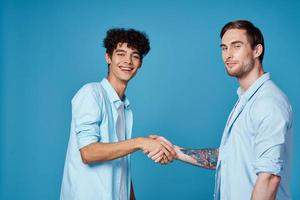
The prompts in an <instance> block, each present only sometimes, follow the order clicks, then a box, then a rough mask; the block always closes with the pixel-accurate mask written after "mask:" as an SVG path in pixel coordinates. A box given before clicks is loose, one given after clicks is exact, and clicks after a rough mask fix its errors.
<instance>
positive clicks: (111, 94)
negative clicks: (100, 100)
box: [100, 78, 130, 108]
mask: <svg viewBox="0 0 300 200" xmlns="http://www.w3.org/2000/svg"><path fill="white" fill-rule="evenodd" d="M100 84H101V85H102V86H103V88H104V89H105V91H106V92H107V95H108V98H109V101H110V102H111V103H114V104H115V106H116V107H117V108H119V106H121V105H122V104H124V106H125V108H127V107H128V106H129V105H130V102H129V100H128V98H127V97H126V95H125V94H124V98H123V101H121V99H120V97H119V96H118V94H117V92H116V91H115V89H114V88H113V86H112V85H111V84H110V82H109V81H108V80H107V79H106V78H104V79H102V81H101V83H100Z"/></svg>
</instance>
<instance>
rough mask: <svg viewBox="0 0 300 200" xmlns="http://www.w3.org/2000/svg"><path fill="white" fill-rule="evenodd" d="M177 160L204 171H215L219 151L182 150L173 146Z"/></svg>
mask: <svg viewBox="0 0 300 200" xmlns="http://www.w3.org/2000/svg"><path fill="white" fill-rule="evenodd" d="M174 149H175V151H176V153H177V159H178V160H181V161H184V162H187V163H190V164H192V165H196V166H199V167H202V168H206V169H212V170H214V169H216V166H217V161H218V155H219V149H184V148H181V147H178V146H174Z"/></svg>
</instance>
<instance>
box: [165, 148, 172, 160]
mask: <svg viewBox="0 0 300 200" xmlns="http://www.w3.org/2000/svg"><path fill="white" fill-rule="evenodd" d="M162 151H163V152H164V156H165V157H166V159H167V160H168V161H170V160H173V157H172V155H171V153H170V152H169V151H168V150H167V149H166V148H162Z"/></svg>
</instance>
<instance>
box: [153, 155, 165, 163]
mask: <svg viewBox="0 0 300 200" xmlns="http://www.w3.org/2000/svg"><path fill="white" fill-rule="evenodd" d="M162 158H163V157H162V156H160V157H158V158H157V159H156V160H155V161H154V162H156V163H158V162H159V161H160V160H161V159H162Z"/></svg>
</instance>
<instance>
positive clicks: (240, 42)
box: [220, 40, 244, 47]
mask: <svg viewBox="0 0 300 200" xmlns="http://www.w3.org/2000/svg"><path fill="white" fill-rule="evenodd" d="M235 44H244V42H242V41H240V40H237V41H233V42H231V43H230V45H235ZM220 47H227V45H226V44H220Z"/></svg>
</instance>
